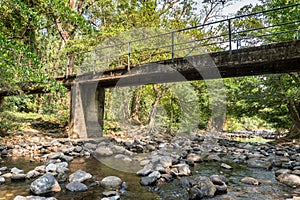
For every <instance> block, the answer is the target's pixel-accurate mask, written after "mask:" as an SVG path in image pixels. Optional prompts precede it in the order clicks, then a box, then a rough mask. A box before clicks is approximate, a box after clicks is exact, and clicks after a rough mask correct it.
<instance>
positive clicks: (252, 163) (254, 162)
mask: <svg viewBox="0 0 300 200" xmlns="http://www.w3.org/2000/svg"><path fill="white" fill-rule="evenodd" d="M247 166H248V167H252V168H264V169H270V168H271V167H272V162H270V161H268V160H260V159H257V158H252V159H250V160H248V161H247Z"/></svg>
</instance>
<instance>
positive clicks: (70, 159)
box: [61, 155, 74, 162]
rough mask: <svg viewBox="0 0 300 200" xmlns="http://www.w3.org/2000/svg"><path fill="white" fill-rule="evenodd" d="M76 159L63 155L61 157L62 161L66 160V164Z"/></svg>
mask: <svg viewBox="0 0 300 200" xmlns="http://www.w3.org/2000/svg"><path fill="white" fill-rule="evenodd" d="M73 159H74V158H73V157H72V156H67V155H63V156H62V157H61V160H64V161H66V162H71V161H72V160H73Z"/></svg>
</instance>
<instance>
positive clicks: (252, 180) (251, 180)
mask: <svg viewBox="0 0 300 200" xmlns="http://www.w3.org/2000/svg"><path fill="white" fill-rule="evenodd" d="M241 182H242V183H246V184H249V185H259V184H260V182H259V181H258V180H257V179H255V178H252V177H244V178H242V179H241Z"/></svg>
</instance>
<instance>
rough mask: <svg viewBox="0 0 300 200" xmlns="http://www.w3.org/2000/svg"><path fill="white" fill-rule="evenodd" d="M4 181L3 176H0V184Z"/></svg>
mask: <svg viewBox="0 0 300 200" xmlns="http://www.w3.org/2000/svg"><path fill="white" fill-rule="evenodd" d="M3 183H5V178H4V177H3V176H0V184H3Z"/></svg>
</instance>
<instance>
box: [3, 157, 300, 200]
mask: <svg viewBox="0 0 300 200" xmlns="http://www.w3.org/2000/svg"><path fill="white" fill-rule="evenodd" d="M225 163H227V164H230V165H231V166H232V167H233V168H234V169H233V170H224V169H222V168H221V167H220V164H221V163H220V162H209V163H206V162H203V163H198V164H196V165H195V166H194V167H192V168H191V169H192V173H193V175H201V176H210V175H213V174H223V175H224V176H225V177H226V178H227V179H228V180H229V184H228V193H227V195H228V196H233V197H235V198H236V199H239V200H244V199H246V200H247V199H249V200H250V199H251V200H253V199H257V200H258V199H259V200H261V199H264V200H275V199H278V200H279V199H286V198H288V197H289V198H290V197H292V196H293V195H296V194H297V193H298V196H299V193H300V191H299V190H295V189H292V188H290V187H287V186H285V185H283V184H281V183H279V182H277V181H276V180H275V176H274V173H273V172H272V171H266V170H263V169H249V168H247V167H246V166H245V165H242V164H236V163H232V162H231V161H230V160H228V161H227V162H225ZM38 165H42V163H31V162H29V160H28V159H25V158H18V159H11V158H7V159H5V160H4V163H2V164H1V165H0V166H1V167H2V166H7V167H9V168H12V167H18V168H20V169H23V170H24V171H25V173H27V172H28V171H29V170H32V169H34V168H35V167H36V166H38ZM69 169H70V172H69V174H70V173H72V172H74V171H76V170H78V169H82V170H84V171H87V172H89V173H91V174H92V175H93V180H91V181H89V182H86V184H87V185H89V184H90V183H92V182H93V181H100V180H101V179H102V178H104V177H106V176H110V175H115V176H118V177H120V178H121V179H122V180H123V181H125V182H126V183H127V185H128V189H127V192H126V193H125V194H121V199H144V200H150V199H151V200H154V199H168V200H171V199H174V200H175V199H178V200H181V199H188V193H187V191H186V190H185V189H183V188H181V186H180V183H179V180H178V179H177V180H174V181H173V182H172V183H168V184H162V185H160V187H159V189H158V188H157V187H153V188H149V187H142V186H140V184H139V181H140V178H139V177H138V176H136V175H135V174H133V173H125V172H121V171H117V170H115V169H112V168H110V167H107V166H106V165H104V164H102V163H101V162H99V161H98V160H97V159H95V158H89V159H85V158H79V159H75V160H73V161H72V162H71V163H70V165H69ZM245 176H251V177H254V178H256V179H258V180H259V181H260V182H261V184H260V185H259V186H251V185H246V184H243V183H241V182H240V180H241V179H242V178H243V177H245ZM31 182H32V180H31V181H29V180H26V182H10V181H7V183H5V184H3V185H0V200H2V199H5V200H9V199H14V197H15V196H17V195H23V196H28V195H31V194H30V190H29V186H30V183H31ZM61 186H62V191H61V192H59V193H52V194H49V195H48V196H53V197H56V198H57V199H59V200H81V199H84V200H85V199H87V200H90V199H101V198H103V196H102V192H103V191H104V189H103V188H102V187H101V186H95V187H94V188H91V189H89V191H87V192H79V193H73V192H68V191H66V190H65V189H64V188H65V186H64V185H63V184H61ZM149 190H152V191H155V192H149ZM211 199H222V196H216V197H214V198H211Z"/></svg>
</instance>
